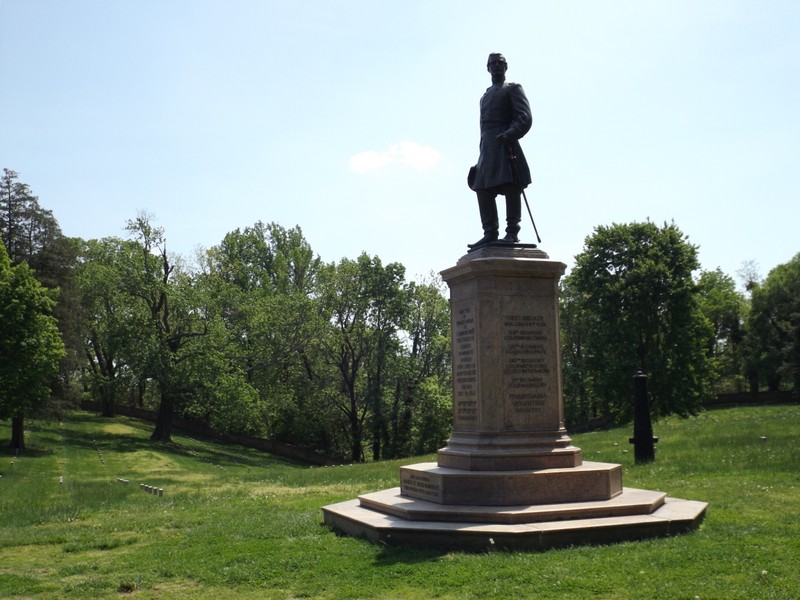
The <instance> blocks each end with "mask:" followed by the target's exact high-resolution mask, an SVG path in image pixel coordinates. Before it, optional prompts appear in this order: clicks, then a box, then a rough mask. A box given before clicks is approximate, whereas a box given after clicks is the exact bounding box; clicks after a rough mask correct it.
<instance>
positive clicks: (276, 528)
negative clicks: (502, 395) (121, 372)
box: [0, 405, 800, 599]
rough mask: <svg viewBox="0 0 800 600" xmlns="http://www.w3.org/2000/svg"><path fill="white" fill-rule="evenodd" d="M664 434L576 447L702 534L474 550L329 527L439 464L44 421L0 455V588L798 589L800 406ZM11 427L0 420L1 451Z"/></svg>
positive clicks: (758, 594) (239, 592)
mask: <svg viewBox="0 0 800 600" xmlns="http://www.w3.org/2000/svg"><path fill="white" fill-rule="evenodd" d="M654 429H655V432H656V434H657V435H659V436H660V438H661V442H660V444H659V448H658V453H657V460H656V462H654V463H651V464H649V465H635V464H634V463H633V449H632V446H630V445H629V444H628V441H627V440H628V437H629V435H630V431H629V430H628V429H624V430H623V429H616V430H612V431H607V432H599V433H589V434H583V435H578V436H575V443H576V444H577V445H579V446H580V447H581V448H583V451H584V456H585V458H586V460H595V461H608V462H618V463H621V464H622V465H623V467H624V473H625V474H624V483H625V485H626V486H628V487H641V488H646V489H658V490H662V491H665V492H668V493H669V494H670V495H672V496H675V497H679V498H687V499H693V500H704V501H707V502H709V503H710V506H709V511H708V515H707V517H706V519H705V521H704V523H703V525H702V526H701V528H700V529H699V530H698V531H696V532H693V533H691V534H688V535H684V536H679V537H674V538H665V539H656V540H649V541H644V542H635V543H634V542H631V543H623V544H616V545H610V546H599V547H598V546H595V547H577V548H570V549H565V550H553V551H550V552H544V553H538V554H537V553H512V552H492V553H489V554H471V553H462V552H441V551H435V550H414V549H404V548H387V547H382V546H378V545H374V544H371V543H369V542H365V541H363V540H357V539H352V538H346V537H339V536H337V535H335V534H334V533H333V532H331V531H330V530H329V529H327V528H326V527H324V526H323V525H322V524H321V522H322V513H321V510H320V508H321V507H322V506H323V505H326V504H330V503H333V502H337V501H340V500H345V499H349V498H353V497H355V496H356V495H358V494H359V493H363V492H368V491H374V490H379V489H383V488H387V487H393V486H396V485H398V480H399V467H400V465H401V464H406V463H412V462H420V461H421V460H432V459H433V457H430V456H429V457H422V458H417V459H413V460H406V461H389V462H381V463H370V464H365V465H357V466H341V467H326V468H321V467H315V468H312V467H304V466H298V465H296V464H293V463H290V462H288V461H284V460H282V459H279V458H276V457H273V456H270V455H268V454H264V453H261V452H258V451H255V450H250V449H246V448H241V447H237V446H225V445H221V444H216V443H213V442H210V441H207V440H199V439H193V438H190V437H184V436H176V437H175V441H176V443H175V444H174V445H154V444H152V443H150V442H149V441H148V436H149V433H150V426H149V425H147V424H142V423H140V422H137V421H135V420H132V419H125V418H118V419H114V420H108V419H102V418H99V417H95V416H93V415H90V414H88V413H80V412H79V413H74V414H73V415H71V416H70V418H69V419H68V420H67V421H65V422H64V423H61V424H59V423H44V422H34V423H31V424H30V425H29V430H28V434H27V441H28V444H29V446H30V449H29V450H27V451H25V452H24V453H20V455H19V456H18V457H16V458H15V457H14V455H13V454H12V453H11V452H10V451H8V450H7V449H5V448H4V449H2V450H0V475H2V477H1V478H0V597H2V598H30V597H41V598H119V597H120V596H123V597H127V596H132V597H141V598H233V597H236V598H417V599H427V598H447V599H451V598H452V599H456V598H457V599H469V598H572V599H574V598H581V599H583V598H635V599H640V598H647V599H649V598H668V599H672V598H689V599H692V598H696V597H699V598H724V599H730V598H798V597H800V575H798V567H799V566H800V444H798V440H800V407H798V406H794V405H790V406H780V407H758V408H752V407H746V408H736V409H724V410H716V411H712V412H709V413H706V414H704V415H701V416H700V417H699V418H697V419H688V420H681V419H675V418H672V419H669V420H665V421H661V422H659V423H656V424H655V426H654ZM9 433H10V432H9V430H8V427H7V425H6V424H0V440H3V443H5V440H7V439H8V437H9ZM762 436H763V437H765V438H766V441H760V439H759V438H760V437H762ZM98 450H99V452H98ZM12 463H13V464H12ZM60 477H63V483H60V480H59V478H60ZM117 478H124V479H128V480H130V483H129V484H127V485H126V484H122V483H118V482H117ZM140 483H146V484H149V485H153V486H156V487H161V488H164V490H165V493H164V496H163V497H158V496H152V495H148V494H145V493H144V492H142V491H141V490H140V489H139V484H140Z"/></svg>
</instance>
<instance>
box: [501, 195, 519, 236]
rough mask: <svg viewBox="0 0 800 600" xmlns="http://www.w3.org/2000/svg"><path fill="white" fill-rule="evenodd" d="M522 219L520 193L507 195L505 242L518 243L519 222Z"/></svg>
mask: <svg viewBox="0 0 800 600" xmlns="http://www.w3.org/2000/svg"><path fill="white" fill-rule="evenodd" d="M521 220H522V201H521V199H520V195H519V194H508V195H507V196H506V235H505V237H504V238H503V239H502V241H503V242H507V243H510V244H516V243H517V242H518V241H519V237H518V236H517V234H518V233H519V229H520V227H519V223H520V221H521Z"/></svg>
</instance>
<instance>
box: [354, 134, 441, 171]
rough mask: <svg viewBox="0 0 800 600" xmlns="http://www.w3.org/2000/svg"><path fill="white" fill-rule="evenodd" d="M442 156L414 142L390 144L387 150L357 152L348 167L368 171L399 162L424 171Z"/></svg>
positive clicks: (434, 164) (433, 165)
mask: <svg viewBox="0 0 800 600" xmlns="http://www.w3.org/2000/svg"><path fill="white" fill-rule="evenodd" d="M441 157H442V155H441V154H439V152H438V151H437V150H434V149H433V148H430V147H428V146H421V145H420V144H417V143H415V142H400V143H399V144H392V145H391V146H389V149H388V150H385V151H383V152H376V151H375V150H367V151H366V152H359V153H358V154H356V155H355V156H353V157H352V158H351V159H350V168H351V169H352V170H353V171H355V172H356V173H359V174H361V173H368V172H369V171H375V170H377V169H381V168H383V167H385V166H387V165H390V164H401V165H406V166H408V167H411V168H412V169H416V170H417V171H424V170H425V169H430V168H432V167H435V166H436V164H437V163H438V162H439V159H440V158H441Z"/></svg>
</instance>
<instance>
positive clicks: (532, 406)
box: [323, 245, 706, 549]
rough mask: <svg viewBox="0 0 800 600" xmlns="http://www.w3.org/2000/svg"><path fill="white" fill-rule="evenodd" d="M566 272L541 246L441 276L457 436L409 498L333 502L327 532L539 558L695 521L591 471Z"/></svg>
mask: <svg viewBox="0 0 800 600" xmlns="http://www.w3.org/2000/svg"><path fill="white" fill-rule="evenodd" d="M565 268H566V265H564V264H563V263H560V262H556V261H551V260H550V259H549V257H548V256H547V254H546V253H545V252H543V251H541V250H538V249H533V248H520V247H519V246H511V245H509V246H507V247H503V246H497V245H494V246H487V247H484V248H482V249H479V250H477V251H474V252H471V253H469V254H467V255H465V256H463V257H462V258H461V259H460V260H459V261H458V263H457V264H456V266H454V267H451V268H449V269H446V270H445V271H443V272H442V277H443V278H444V280H445V281H446V282H447V284H448V285H449V286H450V303H451V319H452V330H451V334H452V346H453V348H452V352H453V433H452V435H451V437H450V439H449V440H448V442H447V446H445V447H444V448H442V449H441V450H439V453H438V463H420V464H416V465H409V466H406V467H402V468H401V472H400V488H399V489H397V488H395V489H392V490H385V491H384V492H376V493H374V494H367V495H364V496H362V497H360V498H359V500H357V501H349V502H344V503H340V504H336V505H332V506H327V507H324V508H323V512H324V515H325V522H326V523H327V524H329V525H331V526H333V527H336V528H337V529H339V530H341V531H343V532H345V533H348V534H350V535H362V536H366V537H368V538H370V539H375V540H382V541H385V542H390V543H391V542H395V543H406V544H418V545H436V546H447V547H463V548H474V547H482V546H481V544H484V546H485V547H488V545H489V543H488V541H487V540H491V541H492V543H496V540H495V538H497V539H499V540H502V541H503V544H504V545H506V546H508V547H510V548H531V549H541V548H544V547H551V546H557V545H561V544H562V543H575V540H576V538H577V539H580V538H581V536H583V539H584V540H585V541H587V542H588V541H594V542H597V541H600V542H608V541H614V540H617V539H634V538H639V537H649V536H654V535H665V534H669V533H678V532H680V531H685V530H687V529H690V528H692V527H694V526H695V525H696V524H697V523H699V521H700V520H701V519H702V516H703V515H704V514H705V509H706V504H705V503H702V502H690V501H685V500H677V499H672V498H666V495H664V494H661V493H660V492H649V491H647V490H629V489H626V488H623V486H622V469H621V466H620V465H616V464H608V463H596V462H584V461H583V457H582V453H581V450H580V448H577V447H575V446H573V445H572V441H571V439H570V438H569V436H568V435H567V433H566V430H565V429H564V411H563V399H562V392H561V353H560V340H559V323H558V318H559V317H558V281H559V279H560V277H561V276H562V275H563V273H564V270H565ZM534 523H535V524H536V525H535V526H534V525H533V524H534ZM545 532H546V533H545Z"/></svg>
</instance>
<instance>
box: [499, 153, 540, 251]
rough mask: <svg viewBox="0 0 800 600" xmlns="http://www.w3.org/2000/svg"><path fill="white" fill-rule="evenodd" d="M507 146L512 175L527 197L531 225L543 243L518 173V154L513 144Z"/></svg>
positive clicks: (526, 205) (526, 206)
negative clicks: (515, 152)
mask: <svg viewBox="0 0 800 600" xmlns="http://www.w3.org/2000/svg"><path fill="white" fill-rule="evenodd" d="M506 148H507V149H508V160H509V161H511V175H512V176H513V177H514V181H515V182H516V184H517V185H519V187H520V191H521V192H522V197H523V198H524V199H525V208H527V209H528V216H529V217H530V218H531V225H533V231H534V233H536V241H537V242H539V243H540V244H541V243H542V238H540V237H539V230H538V229H537V228H536V221H534V220H533V213H532V212H531V205H530V204H528V197H527V196H526V195H525V188H523V187H522V185H520V182H519V174H518V173H517V155H516V154H514V149H513V148H512V147H511V144H506Z"/></svg>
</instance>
